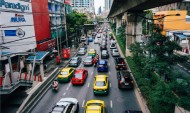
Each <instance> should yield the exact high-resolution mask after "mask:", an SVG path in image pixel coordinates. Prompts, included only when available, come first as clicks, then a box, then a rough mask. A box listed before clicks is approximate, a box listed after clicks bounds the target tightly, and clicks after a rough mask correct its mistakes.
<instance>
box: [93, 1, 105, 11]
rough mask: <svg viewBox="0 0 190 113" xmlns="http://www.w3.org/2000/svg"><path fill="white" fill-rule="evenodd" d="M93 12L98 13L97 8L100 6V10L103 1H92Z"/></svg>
mask: <svg viewBox="0 0 190 113" xmlns="http://www.w3.org/2000/svg"><path fill="white" fill-rule="evenodd" d="M94 6H95V12H96V14H97V13H98V8H99V7H100V6H101V7H102V10H103V7H104V0H94Z"/></svg>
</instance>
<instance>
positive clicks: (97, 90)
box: [93, 75, 109, 95]
mask: <svg viewBox="0 0 190 113" xmlns="http://www.w3.org/2000/svg"><path fill="white" fill-rule="evenodd" d="M108 90H109V83H108V76H107V75H96V76H95V77H94V85H93V92H94V94H100V95H101V94H108Z"/></svg>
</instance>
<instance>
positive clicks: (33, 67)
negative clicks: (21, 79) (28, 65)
mask: <svg viewBox="0 0 190 113" xmlns="http://www.w3.org/2000/svg"><path fill="white" fill-rule="evenodd" d="M35 63H36V55H35V56H34V61H33V66H32V80H33V81H34V69H35Z"/></svg>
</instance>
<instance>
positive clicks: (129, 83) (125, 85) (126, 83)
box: [117, 70, 133, 89]
mask: <svg viewBox="0 0 190 113" xmlns="http://www.w3.org/2000/svg"><path fill="white" fill-rule="evenodd" d="M117 80H118V88H119V89H121V88H122V89H132V88H133V79H132V77H131V74H130V72H129V71H126V70H123V71H119V72H117Z"/></svg>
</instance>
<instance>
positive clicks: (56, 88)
mask: <svg viewBox="0 0 190 113" xmlns="http://www.w3.org/2000/svg"><path fill="white" fill-rule="evenodd" d="M58 89H59V87H58V82H57V83H56V84H52V90H53V91H58Z"/></svg>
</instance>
